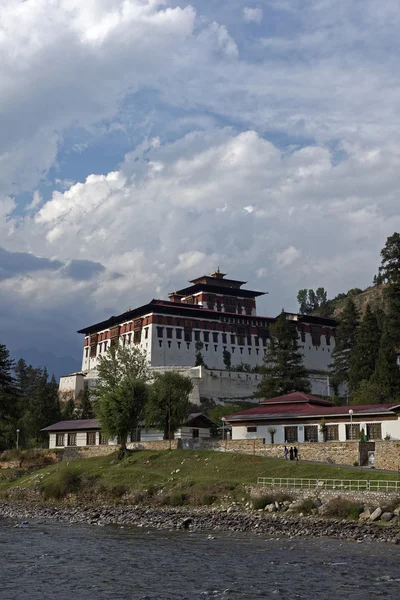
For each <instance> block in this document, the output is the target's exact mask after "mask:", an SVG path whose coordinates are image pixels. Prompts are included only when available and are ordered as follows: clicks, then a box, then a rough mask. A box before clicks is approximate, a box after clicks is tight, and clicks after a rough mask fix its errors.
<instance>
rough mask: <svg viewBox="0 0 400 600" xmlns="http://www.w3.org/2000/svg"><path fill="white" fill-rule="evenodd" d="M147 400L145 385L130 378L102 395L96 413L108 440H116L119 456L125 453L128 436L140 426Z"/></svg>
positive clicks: (146, 387)
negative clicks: (118, 444)
mask: <svg viewBox="0 0 400 600" xmlns="http://www.w3.org/2000/svg"><path fill="white" fill-rule="evenodd" d="M147 398H148V386H147V384H146V383H145V382H144V381H143V380H141V379H135V378H131V377H124V378H123V379H122V381H120V382H119V384H118V385H117V386H116V387H115V388H114V389H112V390H105V391H104V392H103V393H102V396H101V399H100V402H99V404H98V412H97V415H98V417H99V419H100V422H101V428H102V431H104V433H105V434H106V435H107V436H109V437H110V438H117V439H118V441H119V443H120V445H121V454H124V453H125V451H126V442H127V439H128V435H129V434H130V433H131V432H133V431H135V430H136V429H137V428H138V427H140V425H141V422H142V420H143V415H144V407H145V404H146V402H147Z"/></svg>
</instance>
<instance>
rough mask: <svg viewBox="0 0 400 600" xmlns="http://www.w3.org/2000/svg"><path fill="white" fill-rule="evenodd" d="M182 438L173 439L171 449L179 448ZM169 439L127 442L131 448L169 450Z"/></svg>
mask: <svg viewBox="0 0 400 600" xmlns="http://www.w3.org/2000/svg"><path fill="white" fill-rule="evenodd" d="M179 441H180V440H171V450H177V448H178V446H179ZM169 444H170V442H169V440H156V441H154V442H131V443H129V444H127V448H129V450H169V449H170V445H169Z"/></svg>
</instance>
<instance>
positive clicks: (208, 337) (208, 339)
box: [203, 331, 210, 342]
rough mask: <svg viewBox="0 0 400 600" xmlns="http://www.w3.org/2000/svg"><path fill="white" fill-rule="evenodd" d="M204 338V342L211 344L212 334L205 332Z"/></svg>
mask: <svg viewBox="0 0 400 600" xmlns="http://www.w3.org/2000/svg"><path fill="white" fill-rule="evenodd" d="M203 337H204V341H205V342H209V341H210V334H209V333H208V331H204V332H203Z"/></svg>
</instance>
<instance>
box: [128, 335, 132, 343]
mask: <svg viewBox="0 0 400 600" xmlns="http://www.w3.org/2000/svg"><path fill="white" fill-rule="evenodd" d="M131 341H132V334H131V333H128V344H130V343H131Z"/></svg>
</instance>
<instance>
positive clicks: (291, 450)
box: [289, 446, 294, 460]
mask: <svg viewBox="0 0 400 600" xmlns="http://www.w3.org/2000/svg"><path fill="white" fill-rule="evenodd" d="M289 458H290V460H294V452H293V448H292V446H290V450H289Z"/></svg>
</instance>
